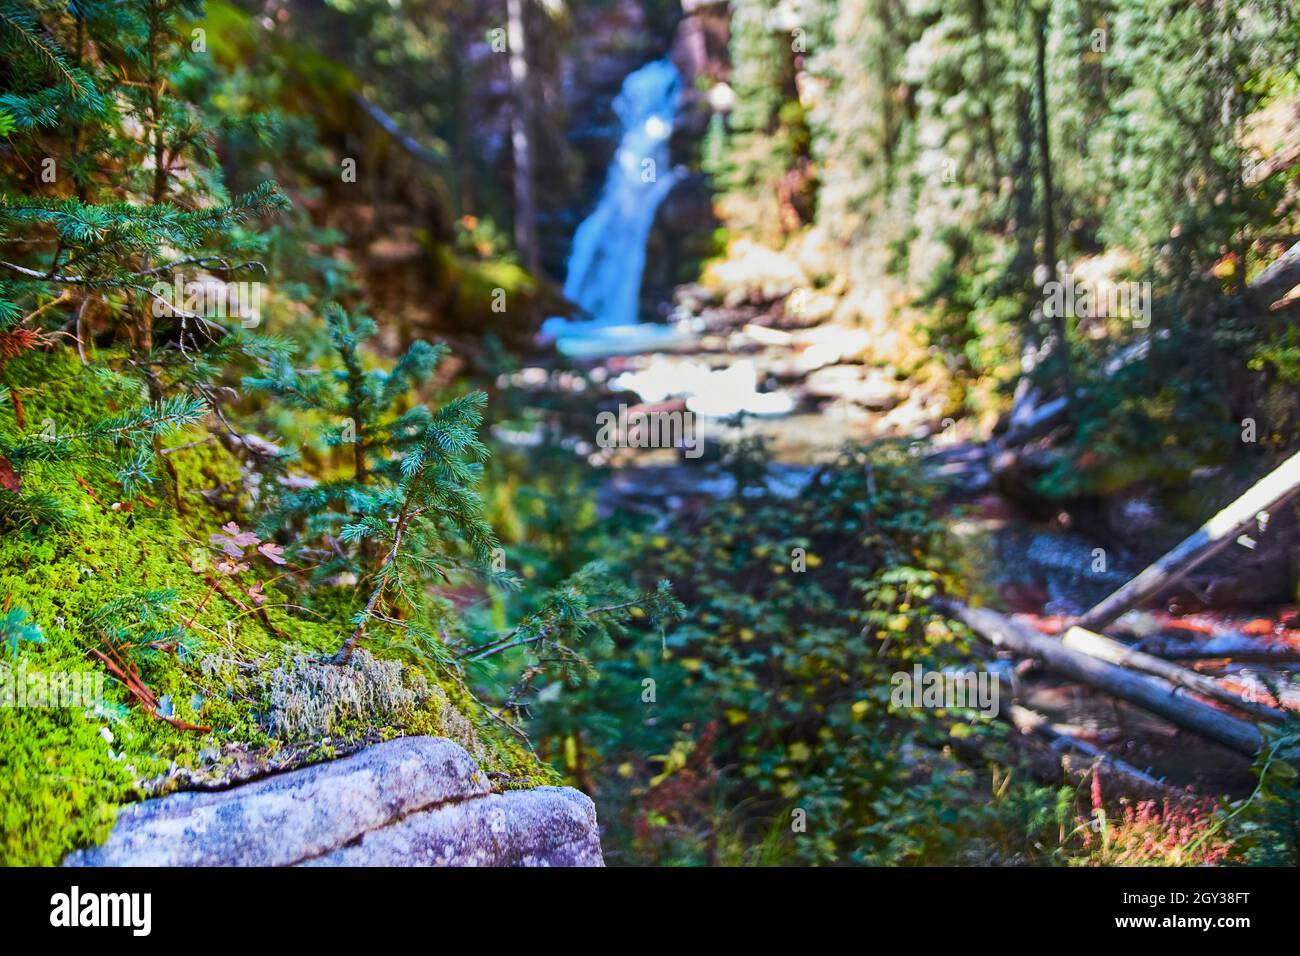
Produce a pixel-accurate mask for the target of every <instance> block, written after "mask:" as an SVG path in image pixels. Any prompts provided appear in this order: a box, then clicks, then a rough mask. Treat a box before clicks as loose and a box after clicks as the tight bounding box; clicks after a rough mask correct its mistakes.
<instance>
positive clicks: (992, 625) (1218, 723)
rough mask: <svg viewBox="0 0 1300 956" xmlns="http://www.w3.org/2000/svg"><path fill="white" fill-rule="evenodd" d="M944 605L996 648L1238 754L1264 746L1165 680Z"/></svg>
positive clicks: (1239, 723)
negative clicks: (1126, 703) (1044, 665)
mask: <svg viewBox="0 0 1300 956" xmlns="http://www.w3.org/2000/svg"><path fill="white" fill-rule="evenodd" d="M945 605H946V608H947V613H949V614H950V615H951V616H953V617H955V618H957V619H958V620H960V621H962V622H964V623H965V624H966V625H967V626H968V627H969V628H970V629H971V630H972V631H974V632H975V633H976V634H977V635H978V636H979V637H981V638H982V639H984V640H986V641H988V642H989V643H991V644H993V645H994V646H995V647H999V648H1003V649H1005V650H1009V651H1012V652H1013V653H1016V654H1019V655H1021V656H1022V657H1032V658H1034V659H1036V660H1040V661H1042V662H1043V663H1044V664H1046V665H1047V666H1048V667H1049V668H1051V669H1052V670H1054V671H1057V672H1058V673H1061V674H1064V675H1065V676H1067V677H1070V678H1073V679H1074V680H1077V681H1080V682H1081V683H1084V684H1087V685H1088V686H1090V687H1095V688H1097V689H1098V690H1102V691H1105V692H1106V693H1108V694H1111V695H1113V696H1115V697H1118V698H1120V699H1121V700H1126V701H1128V702H1129V703H1131V704H1135V705H1137V706H1138V707H1141V708H1143V709H1144V710H1149V711H1150V712H1151V713H1153V714H1157V715H1158V716H1160V717H1163V718H1164V719H1165V720H1168V721H1169V722H1170V723H1172V724H1175V725H1177V726H1179V727H1183V728H1185V729H1187V730H1191V731H1194V732H1195V733H1198V734H1200V735H1201V736H1203V737H1207V738H1209V739H1210V740H1214V741H1217V742H1218V743H1221V744H1223V745H1224V746H1227V747H1230V748H1231V749H1233V750H1236V751H1237V752H1239V753H1243V754H1247V755H1249V756H1253V755H1254V754H1256V753H1258V752H1259V749H1260V747H1261V746H1262V744H1263V735H1262V734H1261V733H1260V731H1259V728H1258V727H1256V726H1255V725H1254V724H1252V723H1250V722H1249V721H1246V720H1242V719H1241V718H1239V717H1233V716H1232V715H1231V714H1227V713H1224V712H1223V711H1221V710H1218V709H1216V708H1214V707H1212V706H1210V705H1209V704H1205V703H1202V702H1200V701H1198V700H1196V699H1194V698H1191V697H1189V696H1187V695H1186V693H1185V691H1184V690H1182V689H1180V688H1178V687H1176V686H1173V685H1171V684H1169V683H1167V682H1166V681H1163V680H1159V679H1157V678H1155V677H1148V676H1147V675H1145V674H1135V673H1133V672H1131V671H1129V670H1127V669H1126V668H1124V667H1120V666H1119V665H1117V664H1111V663H1109V662H1107V661H1103V660H1098V659H1097V658H1095V657H1090V656H1089V655H1087V654H1083V653H1080V652H1079V651H1076V650H1073V649H1071V648H1068V647H1065V646H1064V645H1062V644H1061V642H1060V641H1058V640H1057V639H1055V638H1051V637H1046V636H1044V635H1042V634H1037V633H1035V632H1034V631H1032V630H1030V629H1029V628H1027V627H1024V626H1023V625H1020V624H1017V623H1016V622H1015V621H1012V620H1010V619H1009V618H1007V617H1006V616H1004V615H1002V614H999V613H997V612H996V611H991V610H988V609H987V608H972V607H967V606H966V605H964V604H961V603H959V602H956V601H948V602H945Z"/></svg>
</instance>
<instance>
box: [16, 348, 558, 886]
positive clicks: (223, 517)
mask: <svg viewBox="0 0 1300 956" xmlns="http://www.w3.org/2000/svg"><path fill="white" fill-rule="evenodd" d="M5 384H6V385H10V386H13V387H14V388H16V389H18V390H19V394H20V398H21V401H22V403H23V406H24V410H25V414H26V417H27V421H28V428H33V427H36V428H39V427H42V424H41V423H42V422H45V421H47V420H48V421H53V423H54V426H55V427H56V428H58V429H64V428H69V429H75V428H78V427H79V426H81V425H83V424H84V423H86V422H87V421H90V420H92V419H94V418H97V417H100V416H102V415H103V414H104V413H105V411H106V410H109V411H111V410H113V408H114V407H115V406H117V405H120V404H121V403H124V402H125V403H133V402H135V401H137V400H138V396H133V395H130V394H127V393H125V392H123V391H122V390H121V389H118V390H114V389H113V388H110V387H106V386H105V384H104V382H103V381H101V379H100V377H99V376H97V375H96V374H95V373H93V372H91V371H89V370H87V369H85V368H83V367H82V366H81V364H80V363H79V362H78V361H77V359H76V357H75V356H74V355H70V354H69V353H66V352H54V353H50V354H38V353H28V354H26V355H24V356H23V357H22V358H21V359H17V360H14V361H12V362H10V363H9V364H8V366H7V367H6V369H5ZM0 414H9V412H8V410H5V411H3V412H0ZM0 427H4V428H6V429H10V428H13V427H14V424H13V421H12V419H8V420H5V421H2V422H0ZM204 437H205V436H204V435H203V433H202V432H200V431H195V432H193V433H191V434H184V435H174V436H171V437H169V439H168V440H167V442H166V445H167V446H168V447H172V448H180V446H183V445H189V444H190V443H191V442H202V443H201V444H195V445H193V446H192V447H187V448H184V449H183V450H178V451H176V452H175V453H174V454H173V455H170V456H169V458H170V460H171V462H172V464H173V466H174V467H175V469H176V472H177V477H178V480H179V485H180V489H181V496H182V500H183V501H184V514H183V515H180V516H178V515H177V513H176V511H175V509H174V508H173V507H172V506H171V504H170V502H171V501H172V493H171V490H170V487H169V486H168V485H167V484H166V483H165V482H164V481H163V480H162V479H158V480H156V481H155V482H154V483H153V484H152V485H151V486H149V488H148V489H147V491H146V494H147V496H148V499H147V500H146V499H145V498H144V497H141V498H137V499H136V500H134V501H128V500H122V499H123V495H122V491H121V489H120V487H118V486H116V485H115V484H114V483H113V481H112V480H111V476H110V475H109V473H108V472H107V471H105V472H104V473H103V474H98V473H94V472H92V471H86V472H85V473H77V472H76V471H75V469H69V468H67V467H62V468H56V467H53V466H49V467H45V466H36V467H34V468H32V469H31V470H30V471H29V472H28V473H24V475H23V483H24V487H23V491H24V493H33V492H35V493H46V494H50V495H52V496H54V497H56V498H57V499H58V501H59V502H60V504H61V505H62V507H63V508H64V509H65V511H66V512H67V514H68V516H69V520H68V522H67V523H66V524H65V525H64V526H62V527H50V526H43V527H39V528H36V529H33V530H28V531H14V530H12V529H9V530H6V532H5V534H4V536H3V537H2V538H0V607H3V606H5V605H7V606H9V607H15V608H23V609H25V610H26V611H27V612H28V614H29V615H30V617H31V618H32V619H33V620H34V621H35V623H36V624H37V625H38V626H39V627H40V629H41V631H42V633H43V638H44V639H43V641H42V642H40V643H24V644H22V645H21V646H20V648H19V650H18V653H17V659H16V660H14V659H12V658H11V657H10V654H11V651H10V650H9V648H8V647H5V648H4V649H3V650H0V660H3V661H4V662H5V663H6V664H7V665H8V666H11V667H15V668H16V667H19V666H21V667H22V668H24V669H25V671H26V672H28V673H31V672H37V671H39V672H43V673H50V672H78V673H83V672H92V673H104V669H103V665H102V664H101V663H100V662H99V660H98V659H97V658H96V657H95V656H94V655H93V653H92V651H93V649H96V648H100V649H102V648H103V644H102V635H101V633H100V631H99V630H98V629H97V627H96V626H95V625H94V624H93V622H92V615H94V614H95V612H96V611H98V610H99V609H101V608H102V607H104V606H105V605H106V604H108V603H109V602H111V601H115V600H118V599H121V598H123V596H129V595H136V594H139V593H140V592H144V591H160V590H161V591H166V592H170V595H171V596H170V598H169V600H167V601H166V602H165V606H166V607H167V608H168V609H169V610H168V611H167V613H168V614H169V615H170V621H171V623H174V624H184V625H185V636H184V637H183V638H182V639H181V641H180V642H179V644H178V646H177V647H176V648H175V649H174V650H166V649H165V650H153V651H142V652H137V653H135V654H133V655H132V657H131V660H132V661H133V662H135V663H136V664H137V666H138V668H139V676H140V679H141V681H142V682H143V683H144V684H145V685H146V686H147V687H148V688H149V690H150V692H151V693H152V694H153V695H154V697H155V698H156V699H157V700H158V701H159V702H160V705H161V706H162V707H163V709H164V711H165V712H168V713H170V714H171V715H172V716H174V717H175V718H177V719H179V720H182V721H185V722H187V723H191V724H195V725H198V726H201V727H206V728H210V729H209V730H207V731H202V732H198V731H189V730H183V729H179V728H177V727H175V726H172V725H171V724H169V723H166V722H164V721H163V720H161V719H159V718H158V717H156V716H153V715H152V714H150V713H148V712H147V711H146V710H145V709H144V708H143V707H142V706H141V704H140V703H139V701H137V700H135V699H134V698H133V697H132V696H131V694H130V693H128V691H127V690H126V688H125V687H124V686H122V684H121V683H119V682H118V681H117V680H115V679H113V678H111V677H109V678H108V679H107V680H106V681H105V693H104V700H103V701H102V702H101V703H99V704H98V705H97V706H92V707H87V708H66V707H65V708H45V707H40V708H37V707H21V708H17V707H5V706H0V807H2V808H3V809H0V863H4V864H10V865H13V864H25V865H35V864H52V863H56V862H58V860H59V859H60V858H62V856H63V855H64V854H65V853H66V852H67V851H68V850H70V849H72V848H74V847H78V846H84V845H86V844H88V843H92V842H95V841H98V840H102V839H103V838H104V837H105V836H106V835H107V833H108V830H109V829H110V827H111V823H112V821H113V819H114V818H115V816H116V811H117V808H118V807H120V806H121V805H123V804H125V803H128V802H130V801H132V800H136V799H140V798H142V797H146V796H151V795H154V794H158V793H164V792H168V791H170V790H174V789H177V788H178V787H183V786H186V785H188V784H189V783H190V782H192V781H199V780H202V781H208V782H210V781H212V780H217V779H229V778H232V777H242V776H244V775H249V774H256V773H258V772H260V770H265V769H268V768H274V769H283V768H285V767H289V766H294V765H298V764H302V763H307V762H311V761H314V760H320V759H328V758H329V757H332V756H335V755H337V754H339V753H343V752H346V751H349V750H352V749H355V748H356V747H358V746H361V745H364V744H365V743H368V742H372V741H375V740H383V739H389V738H392V737H397V736H402V735H410V734H433V735H439V736H447V737H450V738H452V739H454V740H456V741H458V742H459V743H461V744H462V745H463V746H465V747H466V749H467V750H469V751H470V752H471V753H473V754H474V756H475V757H476V758H477V759H478V760H479V761H480V763H481V765H482V766H483V768H484V770H486V771H488V772H489V773H490V774H493V775H494V779H495V780H497V781H498V783H500V784H501V785H502V786H511V787H517V786H532V785H536V784H538V783H553V782H555V780H556V778H555V775H554V772H553V771H551V770H549V769H548V768H545V767H543V766H542V765H541V764H540V763H539V762H538V761H537V760H536V759H535V758H534V757H533V756H532V754H531V753H530V752H529V751H528V750H527V749H526V748H525V747H524V746H523V745H522V744H521V743H520V742H519V741H517V740H515V739H514V738H512V737H509V735H508V734H507V733H506V732H505V731H504V729H503V728H501V727H500V725H499V724H498V723H497V722H496V721H495V720H493V718H492V717H491V716H490V715H488V714H487V713H485V712H484V711H483V710H482V708H481V707H480V706H479V705H478V704H477V703H476V702H474V701H473V700H471V699H469V698H468V697H467V695H466V694H465V692H464V691H463V690H462V689H461V688H460V687H459V685H458V684H457V683H456V681H454V680H452V679H450V678H440V677H439V676H438V675H425V674H423V673H422V672H421V673H417V672H416V671H415V669H414V668H412V667H410V666H409V665H407V664H404V663H398V662H396V661H389V662H387V665H386V668H387V673H389V674H393V673H398V674H400V684H401V685H402V686H404V687H421V686H422V687H423V691H422V692H421V693H419V694H414V695H412V696H411V697H410V699H409V700H407V701H406V703H405V704H404V705H402V706H391V703H392V701H389V702H388V703H387V704H385V702H384V701H380V700H378V699H377V698H369V697H366V698H359V699H358V706H356V707H354V708H352V709H351V710H350V711H348V712H346V713H344V714H342V715H341V719H339V720H338V721H336V722H334V723H332V724H330V726H329V728H328V732H327V733H326V734H323V735H319V736H312V735H310V734H308V735H301V734H293V733H288V732H281V731H282V730H283V728H281V731H277V730H276V729H275V728H274V723H273V721H271V720H270V719H269V717H270V714H271V712H272V710H273V707H274V700H273V690H274V686H275V681H274V679H273V675H274V674H275V672H276V671H277V669H280V668H283V667H284V666H285V664H286V662H288V661H293V660H310V659H312V658H313V657H318V656H319V655H320V654H322V653H323V652H326V651H332V650H333V649H334V648H335V647H337V645H338V642H339V640H340V635H341V633H342V631H343V630H344V628H345V627H346V624H345V622H346V621H347V620H348V618H349V617H350V615H351V613H352V611H353V610H354V609H355V607H356V605H357V596H356V595H355V594H354V593H353V591H352V590H351V589H347V588H334V589H318V590H316V591H314V592H313V594H312V603H313V608H311V609H310V610H311V613H305V612H303V611H300V610H297V609H295V608H294V607H292V606H291V605H293V603H294V601H293V599H292V598H291V597H289V596H288V595H287V594H284V593H281V592H280V591H279V590H278V589H277V587H276V585H275V584H274V583H271V582H272V579H273V578H274V576H275V574H276V573H278V572H277V571H276V570H272V569H271V568H270V567H269V566H259V567H256V568H254V569H253V570H252V571H251V572H248V573H246V574H245V575H243V576H241V578H240V579H239V580H231V581H226V582H223V589H224V591H225V593H226V594H227V595H229V597H230V600H228V599H227V598H226V597H223V596H222V595H221V594H219V593H210V592H211V585H210V583H209V582H210V580H212V578H211V570H210V565H211V550H210V548H209V546H208V535H209V534H210V533H212V532H214V531H217V530H218V529H219V528H220V527H221V525H222V524H223V523H225V522H227V521H230V520H239V519H240V517H241V516H240V515H238V514H231V513H229V512H228V511H227V510H226V509H225V508H222V507H219V506H216V505H213V504H211V503H210V502H208V501H207V499H206V498H205V497H204V496H203V495H201V494H199V492H200V491H203V490H208V489H212V488H216V487H219V486H231V487H233V488H236V489H237V488H238V480H239V466H238V463H237V462H236V461H235V460H234V459H233V458H232V457H231V456H230V455H229V454H228V453H227V452H226V451H225V450H224V448H223V447H222V446H221V445H219V444H218V443H216V442H215V441H207V442H204V441H203V439H204ZM78 477H79V478H81V479H82V481H84V482H85V485H83V484H81V483H80V482H79V481H78V480H77V478H78ZM231 500H232V501H233V500H235V499H234V498H232V499H231ZM231 507H234V505H232V506H231ZM0 520H2V519H0ZM254 578H257V579H259V580H261V581H263V582H264V583H265V584H266V591H265V593H266V603H265V606H264V613H262V614H259V613H255V612H254V613H250V610H245V609H241V608H240V607H238V606H236V605H235V603H233V602H234V601H240V602H241V603H243V604H244V605H245V608H249V607H250V605H251V603H252V602H251V599H250V598H249V597H248V595H247V594H241V586H240V583H239V581H242V582H243V583H244V584H249V583H251V582H252V581H253V579H254ZM382 638H383V634H382V631H379V632H378V633H376V634H375V635H374V644H373V648H374V650H375V652H376V654H377V655H380V656H383V655H384V654H385V651H384V649H383V645H382ZM314 666H316V667H322V666H325V665H320V664H316V665H314Z"/></svg>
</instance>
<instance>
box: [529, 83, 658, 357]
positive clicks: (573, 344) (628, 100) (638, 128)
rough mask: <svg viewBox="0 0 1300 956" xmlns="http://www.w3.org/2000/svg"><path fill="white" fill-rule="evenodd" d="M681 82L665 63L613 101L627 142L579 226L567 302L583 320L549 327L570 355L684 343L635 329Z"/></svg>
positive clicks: (652, 329) (653, 329)
mask: <svg viewBox="0 0 1300 956" xmlns="http://www.w3.org/2000/svg"><path fill="white" fill-rule="evenodd" d="M680 83H681V77H680V76H679V74H678V72H677V69H676V68H675V67H674V66H673V65H672V64H671V63H669V62H668V61H667V60H655V61H654V62H653V63H648V64H646V65H645V66H643V67H641V69H639V70H637V71H636V72H634V73H631V74H629V75H628V77H627V79H625V80H624V81H623V88H622V90H620V92H619V94H618V96H617V97H616V98H615V99H614V112H615V113H617V114H618V118H619V120H620V121H621V123H622V126H623V136H622V139H621V140H620V141H619V144H618V149H617V151H616V152H615V153H614V161H613V162H612V163H611V164H610V167H609V173H608V176H607V177H606V179H605V187H604V190H603V192H602V193H601V196H600V201H599V202H598V203H597V205H596V208H595V210H594V211H593V212H592V213H591V215H590V216H588V217H587V218H586V219H585V220H583V222H582V224H581V225H580V226H578V231H577V233H575V235H574V237H573V249H572V251H571V252H570V254H569V263H568V268H567V274H566V277H565V282H564V294H565V296H566V297H567V298H568V299H569V300H570V301H571V302H573V303H575V304H576V305H577V306H578V308H579V310H580V318H579V319H578V320H576V321H568V320H566V319H562V318H553V319H549V320H548V321H547V322H546V324H545V325H543V327H542V331H543V333H544V334H546V335H549V336H554V337H555V338H556V339H557V342H558V345H559V347H560V348H561V349H562V350H563V351H565V352H568V353H569V354H571V355H601V354H612V353H614V352H639V351H644V350H645V349H647V348H654V347H656V346H662V345H664V344H667V343H668V342H669V341H670V340H672V339H676V338H680V337H681V336H682V331H681V330H677V329H675V328H673V327H671V326H663V325H654V324H645V325H638V324H637V312H638V300H639V299H640V294H641V276H642V273H643V272H644V271H645V247H646V239H647V237H648V236H649V234H650V226H651V225H652V224H653V223H654V218H655V211H656V210H657V209H658V208H659V204H660V203H661V202H662V201H663V198H664V196H666V195H668V192H669V190H671V189H672V187H673V186H674V185H675V184H676V182H677V180H678V178H679V174H678V173H677V171H676V170H674V169H672V168H670V165H669V163H670V158H669V154H668V140H669V138H670V137H671V136H672V132H673V121H674V119H675V117H676V113H677V97H678V93H679V87H680Z"/></svg>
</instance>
